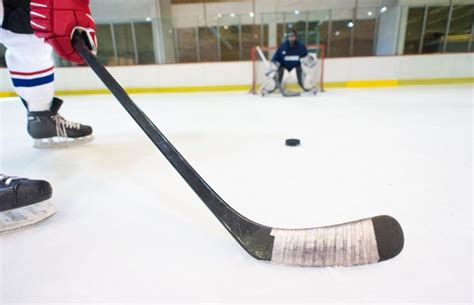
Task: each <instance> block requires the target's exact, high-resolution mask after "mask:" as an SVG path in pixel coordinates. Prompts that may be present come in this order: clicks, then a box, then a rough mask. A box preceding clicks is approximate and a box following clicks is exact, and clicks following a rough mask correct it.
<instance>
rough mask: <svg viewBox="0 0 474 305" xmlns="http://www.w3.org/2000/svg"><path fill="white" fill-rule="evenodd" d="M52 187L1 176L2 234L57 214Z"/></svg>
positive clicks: (27, 180)
mask: <svg viewBox="0 0 474 305" xmlns="http://www.w3.org/2000/svg"><path fill="white" fill-rule="evenodd" d="M52 193H53V191H52V188H51V185H50V184H49V183H48V182H46V181H41V180H29V179H26V178H18V177H10V176H5V175H2V174H0V234H2V233H5V232H9V231H14V230H18V229H21V228H24V227H27V226H31V225H33V224H36V223H39V222H41V221H43V220H45V219H47V218H49V217H51V216H53V215H54V214H55V213H56V209H55V207H54V206H53V205H52V204H51V203H50V202H49V199H50V198H51V196H52Z"/></svg>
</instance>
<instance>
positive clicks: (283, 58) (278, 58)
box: [272, 41, 308, 71]
mask: <svg viewBox="0 0 474 305" xmlns="http://www.w3.org/2000/svg"><path fill="white" fill-rule="evenodd" d="M306 55H308V50H307V49H306V47H305V45H304V44H302V43H301V42H299V41H296V42H295V44H294V45H293V46H291V45H290V43H289V42H288V41H285V42H284V43H282V44H281V45H280V47H279V48H278V50H277V52H276V53H275V55H273V58H272V61H273V62H279V63H280V64H281V65H282V66H283V67H285V69H287V70H289V71H291V70H293V68H296V67H298V66H300V65H301V63H300V59H301V58H303V57H305V56H306Z"/></svg>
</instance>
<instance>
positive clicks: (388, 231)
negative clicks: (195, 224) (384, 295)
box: [73, 35, 404, 267]
mask: <svg viewBox="0 0 474 305" xmlns="http://www.w3.org/2000/svg"><path fill="white" fill-rule="evenodd" d="M73 46H74V49H75V50H76V51H77V52H78V53H79V54H80V55H81V56H82V58H84V60H85V61H86V62H87V64H88V65H89V66H90V67H91V68H92V70H93V71H94V72H95V73H96V75H97V76H98V77H99V78H100V79H101V80H102V82H103V83H104V84H105V86H106V87H107V88H108V89H109V90H110V91H111V92H112V94H113V95H114V96H115V97H116V98H117V100H118V101H119V102H120V104H122V106H123V107H124V108H125V110H126V111H127V112H128V113H129V114H130V115H131V116H132V118H133V119H134V120H135V122H136V123H137V124H138V125H139V126H140V127H141V129H142V130H143V131H144V132H145V134H146V135H147V136H148V137H149V138H150V140H151V141H152V142H153V143H154V144H155V145H156V147H157V148H158V149H159V150H160V151H161V152H162V153H163V155H164V156H165V157H166V159H168V161H169V162H170V163H171V164H172V165H173V167H174V168H175V169H176V170H177V171H178V173H179V174H180V175H181V176H182V177H183V179H184V180H185V181H186V182H187V184H188V185H189V186H190V187H191V188H192V189H193V191H194V192H195V193H196V194H197V195H198V196H199V198H201V200H202V201H203V202H204V204H206V206H207V207H208V208H209V209H210V210H211V212H212V213H213V214H214V215H215V216H216V217H217V219H218V220H219V221H220V222H221V223H222V225H223V226H224V227H225V228H226V229H227V231H229V233H230V234H231V235H232V236H233V237H234V238H235V240H236V241H237V242H238V243H239V244H240V245H241V246H242V247H243V248H244V249H245V251H247V252H248V253H249V254H250V255H251V256H253V257H254V258H256V259H258V260H263V261H267V262H272V263H277V264H284V265H292V266H306V267H328V266H354V265H362V264H368V263H376V262H380V261H384V260H387V259H390V258H392V257H394V256H396V255H398V254H399V253H400V252H401V250H402V248H403V243H404V237H403V231H402V228H401V227H400V225H399V223H398V222H397V221H396V220H395V219H394V218H392V217H390V216H377V217H373V218H367V219H362V220H358V221H353V222H349V223H345V224H340V225H333V226H327V227H319V228H309V229H276V228H271V227H268V226H264V225H261V224H258V223H256V222H253V221H252V220H249V219H247V218H246V217H244V216H242V215H240V214H239V213H238V212H237V211H235V210H234V209H233V208H232V207H231V206H230V205H228V204H227V203H226V202H225V201H224V200H223V199H222V198H221V197H219V195H218V194H217V193H216V192H215V191H214V190H213V189H212V188H211V187H210V186H209V185H208V184H207V183H206V181H204V179H203V178H202V177H201V176H200V175H199V174H198V173H197V172H196V171H195V170H194V169H193V168H192V167H191V165H190V164H189V163H188V162H187V161H186V160H185V159H184V158H183V156H182V155H181V154H180V153H179V152H178V150H177V149H176V148H175V147H174V146H173V145H172V144H171V143H170V141H169V140H168V139H167V138H166V137H165V136H164V135H163V134H162V133H161V131H160V130H159V129H158V128H157V127H156V126H155V125H154V124H153V122H152V121H151V120H150V119H149V118H148V117H147V116H146V115H145V114H144V113H143V111H142V110H141V109H140V108H138V106H137V105H136V104H135V103H134V102H133V101H132V100H131V99H130V97H129V96H128V94H127V93H126V92H125V90H124V89H123V88H122V87H121V86H120V85H119V83H118V82H117V81H116V80H115V79H114V78H113V76H112V75H111V74H110V73H109V72H108V71H107V69H106V68H105V67H104V66H103V65H102V64H101V63H100V62H99V61H98V60H97V58H96V57H95V56H94V55H93V54H92V53H91V52H90V51H89V49H88V48H87V47H86V45H85V43H84V42H83V40H82V38H81V36H80V35H75V36H74V38H73Z"/></svg>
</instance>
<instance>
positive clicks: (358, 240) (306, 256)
mask: <svg viewBox="0 0 474 305" xmlns="http://www.w3.org/2000/svg"><path fill="white" fill-rule="evenodd" d="M270 235H272V236H273V237H274V242H273V249H272V255H271V260H270V262H272V263H276V264H283V265H289V266H301V267H335V266H344V267H350V266H356V265H364V264H371V263H377V262H379V261H384V260H387V259H390V258H393V257H395V256H397V255H398V254H399V253H400V252H401V251H402V249H403V243H404V237H403V231H402V228H401V226H400V224H399V223H398V222H397V221H396V220H395V219H394V218H392V217H390V216H377V217H373V218H367V219H362V220H358V221H353V222H349V223H345V224H340V225H334V226H327V227H319V228H311V229H297V230H291V229H272V231H271V233H270Z"/></svg>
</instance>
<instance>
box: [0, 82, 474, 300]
mask: <svg viewBox="0 0 474 305" xmlns="http://www.w3.org/2000/svg"><path fill="white" fill-rule="evenodd" d="M472 97H473V92H472V88H471V87H470V86H434V87H430V86H425V87H402V88H389V89H370V90H363V89H352V90H348V89H344V90H336V89H333V90H330V91H328V92H326V93H324V94H321V95H320V96H317V97H313V98H308V97H305V98H300V99H291V100H288V99H285V98H281V97H277V96H275V97H270V98H268V99H264V100H262V99H261V98H260V97H257V96H252V95H245V94H241V93H237V94H182V95H179V94H161V95H146V94H145V95H136V96H133V98H134V100H136V101H137V103H138V104H139V105H140V106H141V107H142V108H143V110H144V111H145V112H146V113H147V114H148V115H149V116H150V118H151V119H152V120H153V121H154V122H155V123H156V124H157V125H158V126H159V127H160V128H161V129H162V131H163V132H164V133H165V134H166V135H167V136H168V137H169V138H170V140H171V141H172V142H173V143H174V144H175V145H176V147H177V148H178V149H179V150H180V151H181V152H182V153H183V154H184V156H185V157H187V158H188V161H189V162H190V163H191V164H192V165H193V166H195V168H196V170H197V171H198V172H199V173H201V174H202V176H203V177H204V178H205V179H206V181H207V182H208V183H209V184H210V185H211V186H212V187H213V188H215V189H216V191H217V192H218V193H219V194H220V195H221V196H222V197H223V198H224V199H225V200H226V201H227V202H228V203H229V204H231V205H232V206H233V207H234V208H235V209H236V210H238V211H239V212H241V213H243V214H244V215H246V216H247V217H249V218H251V219H254V220H256V221H258V222H260V223H263V224H267V225H271V226H274V227H289V228H292V227H293V228H295V227H297V228H300V227H314V226H322V225H329V224H335V223H340V222H344V221H349V220H354V219H360V218H364V217H368V216H374V215H379V214H389V215H392V216H394V217H395V218H397V219H398V220H399V221H400V223H401V225H402V227H403V228H404V232H405V237H406V243H405V248H404V250H403V252H402V253H401V254H400V256H398V257H396V258H395V259H393V260H389V261H386V262H383V263H379V264H374V265H368V266H360V267H355V268H329V269H313V268H292V267H284V266H278V265H271V264H266V263H262V262H259V261H256V260H255V259H253V258H251V257H250V256H249V255H248V254H247V253H245V251H244V250H242V248H241V247H240V246H239V245H238V244H237V243H236V242H235V241H234V240H233V239H232V237H231V236H230V235H229V234H228V233H227V231H226V230H225V229H224V228H223V227H222V226H221V224H220V223H219V222H218V221H217V220H216V219H215V218H214V216H212V214H211V213H210V212H209V211H208V209H207V208H206V207H205V206H204V204H202V203H201V202H200V201H199V199H198V198H197V196H195V195H194V193H193V192H192V191H191V190H190V189H189V187H188V186H187V185H186V184H185V183H184V182H183V180H182V179H181V177H180V176H179V175H178V174H177V173H176V172H175V170H174V169H173V168H172V167H171V166H170V165H169V164H168V162H167V161H166V160H165V159H164V157H163V156H162V155H161V154H160V152H158V151H157V149H156V148H155V147H154V146H153V145H152V144H151V143H150V141H149V140H148V139H147V138H146V136H145V135H144V134H143V133H142V131H141V130H139V128H138V127H137V126H136V124H135V123H134V122H133V120H132V119H131V118H130V117H129V116H128V114H126V113H125V111H124V110H123V109H122V107H121V106H120V105H119V104H118V103H117V102H116V101H115V100H114V99H113V97H112V96H86V97H84V96H81V97H66V102H65V105H64V111H63V114H64V115H65V116H66V118H70V119H72V120H77V121H81V122H86V123H90V124H91V125H92V126H93V127H94V130H95V135H96V141H95V142H93V143H91V144H90V145H87V146H83V147H79V148H77V149H68V150H54V151H38V150H34V149H33V148H32V147H31V140H30V139H29V138H28V136H27V135H26V131H25V123H26V118H25V113H24V109H23V107H22V106H21V104H20V103H19V102H18V101H14V100H13V99H7V100H1V101H0V117H1V119H0V128H1V129H2V130H1V142H0V144H1V150H0V154H1V155H0V157H1V158H0V161H1V170H2V171H4V172H5V173H9V174H12V175H20V176H28V177H33V178H43V179H47V180H49V181H50V182H51V183H52V184H53V187H54V203H55V205H56V206H57V208H58V213H57V215H56V216H54V217H53V218H51V219H50V220H49V221H48V222H46V223H44V224H43V225H41V226H37V227H34V228H31V229H30V230H27V231H23V232H19V233H17V234H13V235H6V236H2V237H0V253H1V256H0V272H1V277H0V278H1V286H0V295H1V297H0V303H2V304H4V303H9V302H10V303H13V302H30V303H48V302H49V303H51V302H57V303H60V304H64V303H65V302H79V303H87V302H104V303H112V302H125V303H126V302H128V303H133V302H159V301H162V302H171V301H181V302H194V301H206V302H224V301H228V302H230V301H235V302H277V301H279V302H286V303H295V302H304V301H305V302H326V303H332V302H351V303H352V302H354V303H363V302H373V303H374V304H375V303H376V304H381V303H394V302H411V303H415V302H429V303H435V302H439V303H443V304H448V303H454V302H464V303H469V302H471V301H472V299H471V298H472V249H471V246H472V233H473V227H472V194H471V190H472V189H471V188H472V172H471V169H472V139H473V138H472V130H471V127H472V123H473V122H472V112H471V111H472ZM289 137H298V138H300V139H301V140H302V146H301V147H299V148H288V147H285V145H284V141H285V139H286V138H289ZM439 303H438V304H439Z"/></svg>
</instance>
